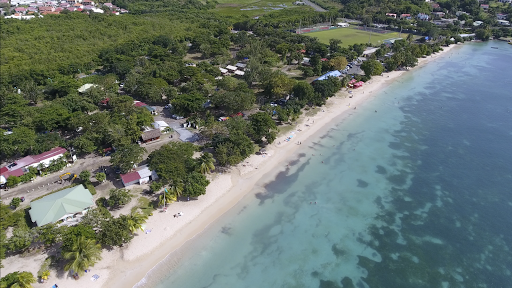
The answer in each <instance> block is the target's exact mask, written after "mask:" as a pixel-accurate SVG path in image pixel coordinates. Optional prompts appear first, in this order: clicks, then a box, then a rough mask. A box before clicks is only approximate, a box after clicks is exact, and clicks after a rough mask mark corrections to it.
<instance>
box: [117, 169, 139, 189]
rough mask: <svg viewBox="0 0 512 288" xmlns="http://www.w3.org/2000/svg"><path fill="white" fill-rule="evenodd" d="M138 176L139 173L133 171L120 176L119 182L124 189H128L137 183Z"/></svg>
mask: <svg viewBox="0 0 512 288" xmlns="http://www.w3.org/2000/svg"><path fill="white" fill-rule="evenodd" d="M139 180H140V175H139V172H137V171H134V172H130V173H126V174H121V181H122V182H123V185H124V187H128V186H130V185H133V184H137V183H139Z"/></svg>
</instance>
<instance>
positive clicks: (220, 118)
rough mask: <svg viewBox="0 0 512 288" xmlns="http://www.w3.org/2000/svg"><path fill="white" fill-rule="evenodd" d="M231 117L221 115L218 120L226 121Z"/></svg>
mask: <svg viewBox="0 0 512 288" xmlns="http://www.w3.org/2000/svg"><path fill="white" fill-rule="evenodd" d="M228 119H229V117H219V119H217V120H218V121H226V120H228Z"/></svg>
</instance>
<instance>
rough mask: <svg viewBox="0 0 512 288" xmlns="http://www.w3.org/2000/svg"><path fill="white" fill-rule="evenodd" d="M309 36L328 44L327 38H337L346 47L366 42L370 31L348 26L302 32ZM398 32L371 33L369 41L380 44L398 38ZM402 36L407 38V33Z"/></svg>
mask: <svg viewBox="0 0 512 288" xmlns="http://www.w3.org/2000/svg"><path fill="white" fill-rule="evenodd" d="M304 35H306V36H310V37H317V38H318V40H320V42H322V43H325V44H329V39H339V40H341V41H342V43H341V46H343V47H347V46H348V45H353V44H361V43H368V40H369V39H370V33H369V32H365V31H362V30H358V29H355V28H352V27H349V28H338V29H331V30H326V31H320V32H312V33H306V34H304ZM398 35H399V33H398V32H392V33H386V34H380V33H371V42H372V45H373V46H378V45H380V44H382V43H383V42H382V41H383V40H386V39H390V38H398ZM401 37H402V38H404V39H405V38H407V34H405V33H402V36H401Z"/></svg>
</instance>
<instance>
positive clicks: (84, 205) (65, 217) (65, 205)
mask: <svg viewBox="0 0 512 288" xmlns="http://www.w3.org/2000/svg"><path fill="white" fill-rule="evenodd" d="M93 205H94V201H93V198H92V195H91V193H90V192H89V190H87V189H86V188H85V187H84V186H83V185H78V186H75V187H71V188H68V189H64V190H62V191H59V192H56V193H53V194H50V195H48V196H45V197H43V198H41V199H39V200H36V201H33V202H31V203H30V208H31V209H30V210H29V211H28V213H29V214H30V218H31V219H32V221H33V222H35V223H36V224H37V226H43V225H45V224H48V223H56V222H58V221H61V220H62V224H63V225H74V224H77V223H78V222H79V221H80V218H81V217H82V216H83V215H85V213H87V210H89V208H90V207H91V206H93Z"/></svg>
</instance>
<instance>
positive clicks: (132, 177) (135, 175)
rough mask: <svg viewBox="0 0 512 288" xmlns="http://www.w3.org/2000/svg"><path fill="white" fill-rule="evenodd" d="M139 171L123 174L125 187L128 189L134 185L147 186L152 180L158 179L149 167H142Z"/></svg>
mask: <svg viewBox="0 0 512 288" xmlns="http://www.w3.org/2000/svg"><path fill="white" fill-rule="evenodd" d="M138 169H139V170H138V171H134V172H130V173H126V174H121V181H122V182H123V185H124V187H128V186H131V185H133V184H145V183H148V182H149V181H151V180H156V179H158V176H157V175H156V172H155V171H151V170H149V168H148V166H142V167H139V168H138Z"/></svg>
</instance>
